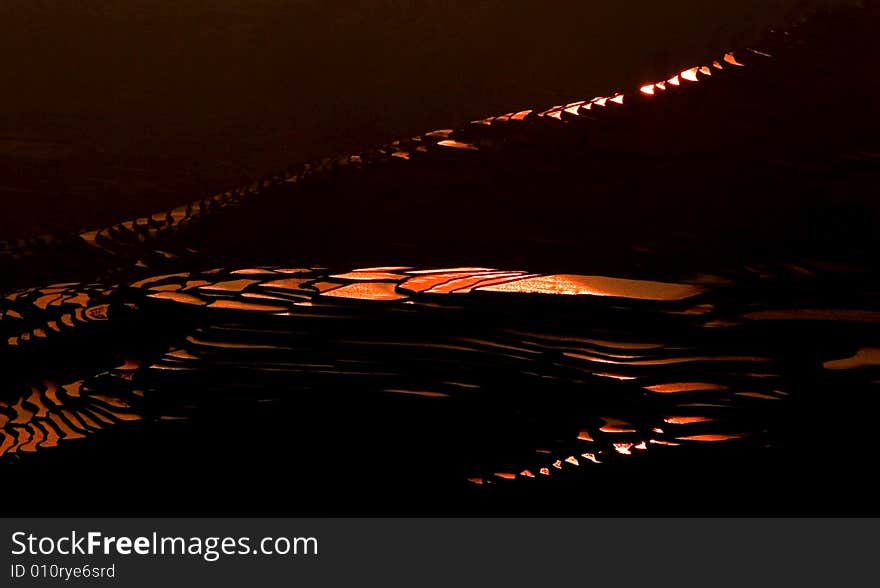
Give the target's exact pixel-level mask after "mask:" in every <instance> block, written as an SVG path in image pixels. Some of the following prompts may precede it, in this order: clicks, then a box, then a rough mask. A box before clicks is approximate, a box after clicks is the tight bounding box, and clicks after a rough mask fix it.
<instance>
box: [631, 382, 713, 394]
mask: <svg viewBox="0 0 880 588" xmlns="http://www.w3.org/2000/svg"><path fill="white" fill-rule="evenodd" d="M645 390H650V391H651V392H658V393H660V394H675V393H676V392H695V391H698V390H727V386H722V385H721V384H710V383H707V382H676V383H674V384H655V385H653V386H645Z"/></svg>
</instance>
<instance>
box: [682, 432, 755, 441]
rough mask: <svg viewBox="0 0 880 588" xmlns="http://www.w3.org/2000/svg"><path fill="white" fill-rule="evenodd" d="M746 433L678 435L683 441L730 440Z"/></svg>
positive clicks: (739, 437)
mask: <svg viewBox="0 0 880 588" xmlns="http://www.w3.org/2000/svg"><path fill="white" fill-rule="evenodd" d="M745 436H746V434H745V433H726V434H714V435H688V436H687V437H677V439H680V440H682V441H709V442H714V441H729V440H731V439H741V438H742V437H745Z"/></svg>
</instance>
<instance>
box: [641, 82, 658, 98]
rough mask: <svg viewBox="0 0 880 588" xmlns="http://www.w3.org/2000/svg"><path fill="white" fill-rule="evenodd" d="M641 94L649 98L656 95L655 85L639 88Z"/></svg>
mask: <svg viewBox="0 0 880 588" xmlns="http://www.w3.org/2000/svg"><path fill="white" fill-rule="evenodd" d="M639 92H641V93H642V94H647V95H648V96H653V95H654V84H648V85H646V86H642V87H641V88H639Z"/></svg>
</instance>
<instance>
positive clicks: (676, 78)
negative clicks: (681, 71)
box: [666, 76, 681, 86]
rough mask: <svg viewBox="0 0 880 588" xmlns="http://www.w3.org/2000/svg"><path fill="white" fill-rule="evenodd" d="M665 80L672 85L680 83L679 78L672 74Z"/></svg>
mask: <svg viewBox="0 0 880 588" xmlns="http://www.w3.org/2000/svg"><path fill="white" fill-rule="evenodd" d="M666 81H667V82H668V83H670V84H672V85H673V86H680V85H681V80H679V79H678V76H672V77H671V78H669V79H668V80H666Z"/></svg>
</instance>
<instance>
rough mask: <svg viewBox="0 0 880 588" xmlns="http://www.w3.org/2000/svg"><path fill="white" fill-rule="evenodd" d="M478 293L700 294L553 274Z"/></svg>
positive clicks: (692, 289) (679, 287)
mask: <svg viewBox="0 0 880 588" xmlns="http://www.w3.org/2000/svg"><path fill="white" fill-rule="evenodd" d="M478 290H480V291H490V292H520V293H524V294H557V295H567V296H582V295H591V296H614V297H619V298H637V299H640V300H682V299H684V298H690V297H691V296H696V295H697V294H699V293H701V292H702V291H703V290H702V288H699V287H697V286H693V285H691V284H673V283H667V282H651V281H643V280H628V279H623V278H608V277H604V276H579V275H573V274H555V275H551V276H538V277H534V278H526V279H521V280H514V281H510V282H506V283H503V284H498V285H494V286H487V287H484V288H478Z"/></svg>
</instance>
